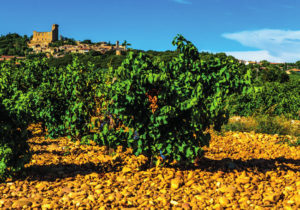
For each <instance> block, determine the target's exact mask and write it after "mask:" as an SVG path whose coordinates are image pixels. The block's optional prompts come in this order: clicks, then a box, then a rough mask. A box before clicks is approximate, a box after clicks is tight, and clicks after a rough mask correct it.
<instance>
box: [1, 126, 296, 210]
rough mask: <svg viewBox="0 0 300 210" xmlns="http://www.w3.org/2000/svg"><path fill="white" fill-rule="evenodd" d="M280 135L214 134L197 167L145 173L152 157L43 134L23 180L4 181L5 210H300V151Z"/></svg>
mask: <svg viewBox="0 0 300 210" xmlns="http://www.w3.org/2000/svg"><path fill="white" fill-rule="evenodd" d="M281 141H282V139H281V138H280V137H278V136H276V135H275V136H274V135H273V136H272V135H263V134H254V133H237V132H234V133H233V132H227V133H225V134H224V135H217V134H214V133H213V134H212V140H211V145H210V147H209V148H205V150H206V154H205V157H204V158H203V159H202V160H201V161H200V162H199V163H198V166H197V167H195V168H189V169H188V168H186V169H178V168H177V169H176V168H166V167H155V168H151V169H148V170H141V169H140V168H139V167H140V166H141V165H142V164H143V163H144V162H145V160H146V159H145V157H144V156H139V157H135V156H134V155H132V153H131V150H130V149H127V150H126V151H122V149H121V148H119V149H118V150H117V151H115V152H112V151H110V152H107V150H106V149H105V148H104V147H98V146H96V145H94V146H86V145H80V144H79V143H73V142H70V141H69V140H68V139H67V138H60V139H56V140H50V139H45V138H44V137H41V136H36V137H34V138H32V139H30V140H29V143H30V146H31V149H32V151H33V157H32V160H31V162H30V163H29V164H27V165H26V170H25V172H24V174H23V175H22V176H21V177H18V178H14V179H8V180H6V182H5V183H1V184H0V208H1V209H11V208H13V209H18V208H19V209H21V208H26V209H27V208H28V209H29V208H30V209H99V208H100V209H111V208H115V209H126V208H142V209H146V208H148V209H226V208H227V209H297V208H300V150H299V147H298V148H297V147H289V146H288V145H287V144H284V143H280V142H281Z"/></svg>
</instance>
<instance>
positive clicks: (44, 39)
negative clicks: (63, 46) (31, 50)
mask: <svg viewBox="0 0 300 210" xmlns="http://www.w3.org/2000/svg"><path fill="white" fill-rule="evenodd" d="M57 40H58V25H56V24H53V25H52V30H51V31H50V32H37V31H33V38H32V40H31V42H30V44H29V45H48V44H49V43H51V42H54V41H57Z"/></svg>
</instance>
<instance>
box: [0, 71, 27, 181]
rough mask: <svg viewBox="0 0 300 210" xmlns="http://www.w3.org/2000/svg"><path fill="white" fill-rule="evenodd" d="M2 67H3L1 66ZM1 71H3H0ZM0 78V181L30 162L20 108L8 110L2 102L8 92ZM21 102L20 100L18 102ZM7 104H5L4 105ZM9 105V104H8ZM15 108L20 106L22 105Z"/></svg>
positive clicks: (3, 76) (6, 82) (5, 83)
mask: <svg viewBox="0 0 300 210" xmlns="http://www.w3.org/2000/svg"><path fill="white" fill-rule="evenodd" d="M2 67H3V66H2ZM0 70H1V71H2V70H3V71H4V70H5V69H2V68H1V69H0ZM1 71H0V72H1ZM1 76H2V77H0V181H3V180H5V178H7V177H8V176H11V175H13V174H14V173H16V172H19V171H20V170H21V169H22V168H23V167H24V165H25V164H26V163H28V162H29V160H30V157H31V155H30V152H29V146H28V144H27V142H26V140H27V132H26V124H24V121H21V119H22V118H21V116H22V115H21V113H20V112H19V111H20V110H21V108H18V107H17V108H15V109H12V108H11V109H8V108H7V107H5V106H4V104H3V101H4V97H3V96H5V94H6V93H7V92H6V90H8V89H9V88H8V78H7V77H5V75H1ZM20 101H21V100H20ZM6 104H7V103H6ZM8 104H9V103H8ZM16 105H17V106H21V105H22V103H20V104H18V103H16Z"/></svg>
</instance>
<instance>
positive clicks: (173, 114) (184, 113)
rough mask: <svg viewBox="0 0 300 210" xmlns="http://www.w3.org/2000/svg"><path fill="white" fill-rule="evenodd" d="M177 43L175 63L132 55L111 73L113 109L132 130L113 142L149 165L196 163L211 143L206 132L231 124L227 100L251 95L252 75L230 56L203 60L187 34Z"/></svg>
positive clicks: (120, 132) (116, 135)
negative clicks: (163, 160)
mask: <svg viewBox="0 0 300 210" xmlns="http://www.w3.org/2000/svg"><path fill="white" fill-rule="evenodd" d="M173 44H174V45H176V46H177V48H178V52H180V53H179V55H178V57H176V58H174V59H173V60H172V61H171V62H168V63H164V62H160V63H159V62H153V61H152V60H151V59H150V58H149V57H147V56H146V55H145V54H143V53H139V54H134V53H132V52H131V53H130V54H129V56H128V57H127V59H125V60H124V62H123V63H122V65H121V67H120V68H118V69H116V70H114V71H113V72H112V74H113V75H114V77H115V78H116V79H115V81H112V84H111V85H110V86H109V87H108V88H109V89H111V91H110V92H109V95H108V99H112V103H110V104H109V105H108V111H109V112H110V113H111V114H113V117H115V119H116V118H118V119H119V121H120V122H122V124H123V125H124V126H125V127H127V128H128V129H127V130H126V129H123V128H120V129H116V130H114V134H112V131H111V132H110V134H109V136H110V138H109V140H110V144H111V145H112V146H113V147H115V146H117V145H119V144H122V145H124V146H126V147H131V148H133V151H134V152H135V154H136V155H139V154H144V155H146V156H147V157H148V158H149V164H150V165H151V163H152V161H153V160H155V157H157V156H159V155H160V154H163V156H165V157H166V158H167V159H168V160H169V162H172V161H174V160H176V161H178V162H181V161H184V162H186V163H192V162H193V161H194V159H195V158H196V157H198V156H201V154H203V152H202V150H201V147H202V146H204V145H208V144H209V140H210V136H209V134H206V133H205V130H206V129H207V128H208V127H209V126H210V125H213V126H214V127H216V128H218V129H220V127H221V125H222V124H223V123H224V122H226V120H227V117H228V115H227V114H226V113H227V112H226V99H227V97H228V96H229V95H231V94H233V93H234V92H242V91H243V90H244V91H246V88H245V87H246V86H247V85H248V84H249V75H250V72H247V74H244V73H245V72H242V71H241V69H244V66H243V65H242V64H239V62H238V61H237V60H235V59H234V58H232V57H227V56H224V55H222V56H220V57H218V56H213V55H212V56H209V59H206V60H203V59H201V57H200V54H199V52H198V50H197V49H196V47H195V46H194V45H193V44H192V43H191V42H189V41H187V40H186V39H184V37H182V36H180V35H179V36H177V37H176V38H175V39H174V41H173Z"/></svg>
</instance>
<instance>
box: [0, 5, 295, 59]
mask: <svg viewBox="0 0 300 210" xmlns="http://www.w3.org/2000/svg"><path fill="white" fill-rule="evenodd" d="M49 2H50V1H43V0H26V1H24V0H10V1H4V0H3V1H2V0H1V1H0V3H1V4H0V8H1V12H0V34H2V35H5V34H7V33H9V32H10V33H14V32H16V33H19V34H21V35H25V34H27V35H32V31H33V30H37V31H50V28H51V25H52V24H53V23H57V24H59V26H60V34H61V35H63V36H66V37H71V38H75V39H76V40H84V39H91V40H92V41H94V42H98V41H111V42H115V41H116V40H120V42H122V41H123V40H127V41H128V42H129V43H131V44H132V47H133V48H136V49H143V50H150V49H151V50H160V51H163V50H173V49H175V48H174V47H173V46H172V44H171V42H172V40H173V38H174V37H175V36H176V35H177V34H182V35H184V36H185V37H186V38H187V39H188V40H190V41H192V42H193V43H194V44H195V45H196V46H197V48H198V49H199V50H201V51H202V50H204V51H209V52H226V53H227V54H231V55H234V56H235V57H237V58H240V59H245V60H258V61H259V60H263V59H267V60H269V61H273V62H293V61H297V60H300V22H299V20H300V12H299V10H300V1H299V0H85V1H79V0H52V2H51V3H49Z"/></svg>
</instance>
